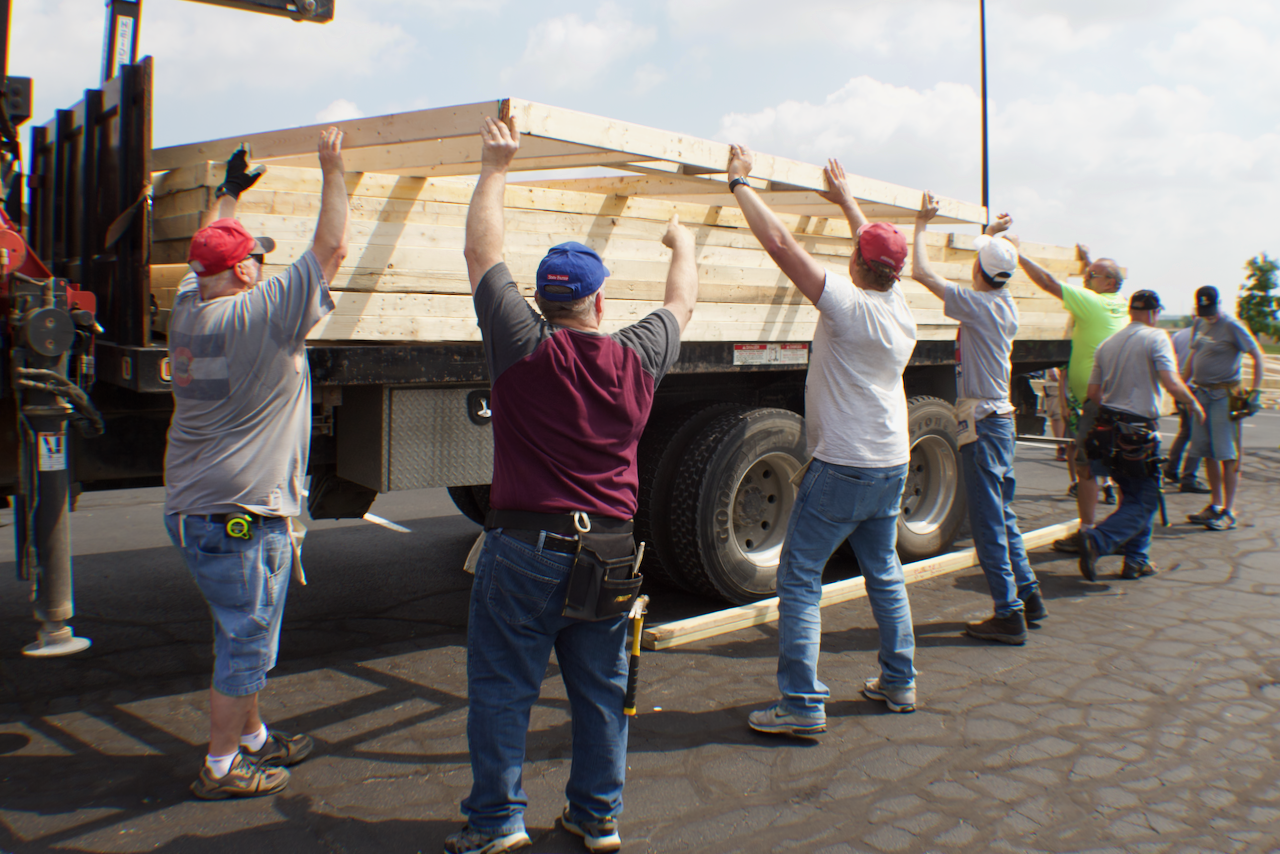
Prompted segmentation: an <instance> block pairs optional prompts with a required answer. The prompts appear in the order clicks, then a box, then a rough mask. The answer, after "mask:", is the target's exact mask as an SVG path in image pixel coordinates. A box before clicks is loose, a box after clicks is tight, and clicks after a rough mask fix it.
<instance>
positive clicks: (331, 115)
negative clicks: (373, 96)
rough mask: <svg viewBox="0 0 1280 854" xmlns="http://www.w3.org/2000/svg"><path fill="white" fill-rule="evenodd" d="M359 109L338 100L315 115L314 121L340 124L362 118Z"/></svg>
mask: <svg viewBox="0 0 1280 854" xmlns="http://www.w3.org/2000/svg"><path fill="white" fill-rule="evenodd" d="M363 116H364V113H363V112H361V111H360V108H359V107H357V106H356V105H355V104H353V103H351V102H350V101H348V100H345V99H343V98H339V99H338V100H336V101H334V102H333V103H332V104H330V105H329V106H327V107H325V108H324V109H323V110H321V111H320V112H318V113H316V121H320V122H341V121H345V120H346V119H359V118H363Z"/></svg>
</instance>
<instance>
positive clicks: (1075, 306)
mask: <svg viewBox="0 0 1280 854" xmlns="http://www.w3.org/2000/svg"><path fill="white" fill-rule="evenodd" d="M1062 305H1063V306H1064V307H1065V308H1066V310H1067V311H1068V312H1070V313H1071V317H1072V318H1073V319H1074V320H1075V328H1074V329H1073V331H1072V333H1071V361H1070V362H1068V363H1067V387H1068V388H1069V389H1071V394H1072V395H1073V396H1074V397H1075V399H1076V400H1077V401H1078V402H1080V403H1084V399H1085V394H1086V393H1087V392H1088V390H1089V374H1090V373H1091V372H1092V371H1093V354H1094V353H1095V352H1096V351H1097V349H1098V345H1099V344H1101V343H1102V342H1103V341H1106V340H1107V339H1108V338H1110V337H1111V336H1112V335H1114V334H1115V333H1117V332H1119V331H1120V330H1121V329H1124V328H1125V327H1126V326H1128V325H1129V303H1128V300H1126V299H1125V298H1124V297H1122V296H1121V295H1120V294H1118V293H1112V294H1099V293H1094V292H1093V291H1091V290H1089V289H1088V288H1082V287H1080V286H1079V285H1063V286H1062Z"/></svg>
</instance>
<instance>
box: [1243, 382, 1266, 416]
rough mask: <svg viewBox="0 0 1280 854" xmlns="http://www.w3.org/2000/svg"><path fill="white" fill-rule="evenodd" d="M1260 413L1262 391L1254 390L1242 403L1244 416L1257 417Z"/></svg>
mask: <svg viewBox="0 0 1280 854" xmlns="http://www.w3.org/2000/svg"><path fill="white" fill-rule="evenodd" d="M1261 411H1262V391H1261V390H1260V389H1256V388H1255V389H1254V390H1253V391H1251V392H1249V397H1248V398H1247V399H1246V400H1245V402H1244V414H1245V416H1246V417H1247V416H1249V415H1257V414H1258V413H1259V412H1261Z"/></svg>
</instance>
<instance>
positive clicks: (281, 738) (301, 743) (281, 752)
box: [240, 729, 316, 767]
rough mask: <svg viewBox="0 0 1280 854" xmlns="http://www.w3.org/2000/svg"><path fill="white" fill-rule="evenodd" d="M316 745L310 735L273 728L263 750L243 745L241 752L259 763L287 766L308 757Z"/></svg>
mask: <svg viewBox="0 0 1280 854" xmlns="http://www.w3.org/2000/svg"><path fill="white" fill-rule="evenodd" d="M315 746H316V744H315V742H314V741H312V740H311V736H309V735H306V734H299V735H289V734H288V733H287V732H280V731H279V730H275V729H273V730H269V731H268V735H267V740H266V742H265V743H264V744H263V745H262V749H261V750H250V749H249V748H247V747H243V746H242V747H241V748H240V752H241V753H245V754H248V756H249V758H250V759H252V760H253V761H254V762H256V763H258V764H259V765H273V766H275V767H285V766H289V765H297V764H298V763H299V762H301V761H302V760H304V759H306V758H307V757H308V756H310V755H311V751H312V749H314V748H315Z"/></svg>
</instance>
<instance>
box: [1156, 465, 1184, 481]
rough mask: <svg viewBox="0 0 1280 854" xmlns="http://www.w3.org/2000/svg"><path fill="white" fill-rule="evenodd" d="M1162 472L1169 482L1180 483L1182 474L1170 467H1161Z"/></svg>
mask: <svg viewBox="0 0 1280 854" xmlns="http://www.w3.org/2000/svg"><path fill="white" fill-rule="evenodd" d="M1160 473H1161V474H1163V475H1164V479H1165V481H1167V482H1168V483H1179V482H1181V480H1182V478H1181V476H1180V475H1179V474H1178V473H1177V472H1176V471H1174V470H1173V469H1170V468H1165V469H1161V470H1160Z"/></svg>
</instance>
